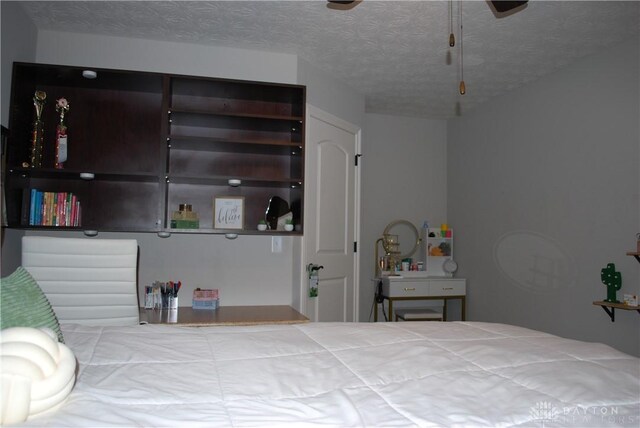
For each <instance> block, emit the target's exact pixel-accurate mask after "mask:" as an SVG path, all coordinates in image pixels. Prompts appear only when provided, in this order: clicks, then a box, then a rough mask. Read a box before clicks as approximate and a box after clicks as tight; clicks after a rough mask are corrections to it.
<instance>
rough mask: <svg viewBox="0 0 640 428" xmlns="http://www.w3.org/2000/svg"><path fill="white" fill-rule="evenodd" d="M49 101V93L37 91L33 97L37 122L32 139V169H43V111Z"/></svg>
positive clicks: (34, 124) (34, 125)
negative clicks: (47, 100)
mask: <svg viewBox="0 0 640 428" xmlns="http://www.w3.org/2000/svg"><path fill="white" fill-rule="evenodd" d="M46 99H47V93H46V92H44V91H36V93H35V94H34V96H33V106H34V107H35V120H34V121H33V133H32V137H31V168H42V152H43V150H44V124H43V123H42V110H43V109H44V103H45V101H46Z"/></svg>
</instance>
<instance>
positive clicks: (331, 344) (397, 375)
mask: <svg viewBox="0 0 640 428" xmlns="http://www.w3.org/2000/svg"><path fill="white" fill-rule="evenodd" d="M62 329H63V333H64V338H65V342H66V344H67V345H68V346H69V347H70V349H71V350H72V351H73V352H74V354H75V356H76V358H77V361H78V373H77V381H76V385H75V387H74V389H73V390H72V392H71V394H70V395H69V396H68V398H67V400H66V402H65V403H64V405H63V406H62V407H61V408H59V409H57V410H56V411H52V412H49V413H46V414H43V415H40V416H38V417H35V418H32V419H29V420H28V421H27V422H26V423H24V426H34V427H35V426H37V427H68V426H70V427H89V426H90V427H105V426H109V427H110V426H154V427H178V426H179V427H231V426H233V427H251V426H284V427H287V426H290V427H304V426H334V427H363V426H367V427H409V426H424V427H430V426H443V427H467V426H502V427H514V426H547V427H551V426H576V427H586V426H593V427H602V426H633V427H637V426H638V424H639V423H640V373H639V372H640V362H639V360H638V358H635V357H631V356H629V355H627V354H624V353H621V352H618V351H616V350H614V349H612V348H610V347H608V346H605V345H601V344H594V343H586V342H580V341H574V340H568V339H563V338H560V337H557V336H553V335H550V334H546V333H541V332H537V331H533V330H528V329H525V328H519V327H514V326H508V325H503V324H492V323H480V322H447V323H437V322H436V323H434V322H403V323H401V322H397V323H307V324H295V325H259V326H216V327H201V328H194V327H179V326H172V325H140V326H128V327H119V326H107V327H95V326H84V325H74V324H65V325H63V326H62Z"/></svg>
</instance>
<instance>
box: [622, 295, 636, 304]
mask: <svg viewBox="0 0 640 428" xmlns="http://www.w3.org/2000/svg"><path fill="white" fill-rule="evenodd" d="M622 301H623V302H624V304H625V305H627V306H638V296H637V295H636V294H624V295H623V300H622Z"/></svg>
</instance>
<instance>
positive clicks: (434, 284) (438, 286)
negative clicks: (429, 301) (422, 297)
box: [429, 279, 467, 296]
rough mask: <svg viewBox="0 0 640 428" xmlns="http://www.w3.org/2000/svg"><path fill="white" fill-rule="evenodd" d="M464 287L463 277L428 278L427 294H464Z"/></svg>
mask: <svg viewBox="0 0 640 428" xmlns="http://www.w3.org/2000/svg"><path fill="white" fill-rule="evenodd" d="M466 288H467V287H466V283H465V280H464V279H453V280H451V279H450V280H437V279H436V280H433V279H432V280H429V295H431V296H464V295H466V291H467V290H466Z"/></svg>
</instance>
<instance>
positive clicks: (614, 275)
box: [600, 263, 622, 303]
mask: <svg viewBox="0 0 640 428" xmlns="http://www.w3.org/2000/svg"><path fill="white" fill-rule="evenodd" d="M600 278H601V280H602V283H603V284H604V285H606V286H607V299H606V300H605V302H609V303H620V302H619V301H618V300H617V299H616V291H618V290H620V288H622V274H621V273H620V272H616V265H615V264H613V263H609V264H607V267H606V268H604V269H602V270H601V271H600Z"/></svg>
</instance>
